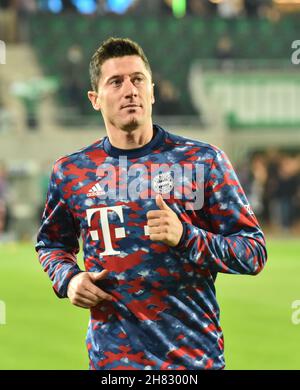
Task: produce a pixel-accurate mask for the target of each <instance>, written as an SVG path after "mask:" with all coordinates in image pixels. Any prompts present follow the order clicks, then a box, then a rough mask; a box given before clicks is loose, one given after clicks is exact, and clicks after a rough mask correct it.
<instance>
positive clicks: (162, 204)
mask: <svg viewBox="0 0 300 390" xmlns="http://www.w3.org/2000/svg"><path fill="white" fill-rule="evenodd" d="M155 200H156V206H157V207H158V208H159V209H160V210H170V207H169V206H168V205H167V203H166V202H165V201H164V200H163V198H162V196H161V195H160V194H157V195H156V198H155Z"/></svg>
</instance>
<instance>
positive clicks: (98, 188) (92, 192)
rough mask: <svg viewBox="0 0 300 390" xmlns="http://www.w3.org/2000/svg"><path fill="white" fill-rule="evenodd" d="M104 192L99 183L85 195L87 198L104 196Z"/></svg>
mask: <svg viewBox="0 0 300 390" xmlns="http://www.w3.org/2000/svg"><path fill="white" fill-rule="evenodd" d="M104 194H105V191H104V190H103V189H102V187H101V186H100V184H99V183H97V184H95V185H94V186H93V187H92V188H91V189H90V190H89V192H88V193H87V196H88V198H93V197H95V196H100V195H104Z"/></svg>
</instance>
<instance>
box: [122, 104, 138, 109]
mask: <svg viewBox="0 0 300 390" xmlns="http://www.w3.org/2000/svg"><path fill="white" fill-rule="evenodd" d="M140 107H141V106H140V105H139V104H134V103H130V104H126V105H125V106H122V109H123V108H140Z"/></svg>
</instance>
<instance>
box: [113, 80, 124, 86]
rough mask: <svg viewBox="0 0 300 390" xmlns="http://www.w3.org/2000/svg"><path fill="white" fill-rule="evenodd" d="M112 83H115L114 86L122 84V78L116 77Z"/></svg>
mask: <svg viewBox="0 0 300 390" xmlns="http://www.w3.org/2000/svg"><path fill="white" fill-rule="evenodd" d="M110 84H111V85H114V86H117V85H121V84H122V81H121V80H118V79H115V80H112V81H111V82H110Z"/></svg>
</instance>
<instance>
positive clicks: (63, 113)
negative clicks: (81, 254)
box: [0, 0, 300, 369]
mask: <svg viewBox="0 0 300 390" xmlns="http://www.w3.org/2000/svg"><path fill="white" fill-rule="evenodd" d="M299 20H300V0H290V1H288V0H210V1H209V0H186V1H185V0H173V1H172V0H165V1H164V0H123V1H121V0H115V1H113V0H98V1H97V0H81V1H80V0H68V1H66V0H11V1H9V0H1V1H0V40H1V41H0V351H1V353H0V369H86V368H87V353H86V350H85V345H84V338H85V332H86V328H87V322H88V311H85V310H80V309H78V308H75V307H72V306H71V305H70V304H69V302H68V301H67V300H58V299H57V298H56V297H55V295H54V294H53V292H52V289H51V287H50V283H49V281H48V279H47V276H46V275H45V274H44V273H43V272H42V269H41V267H40V266H39V264H38V261H37V257H36V254H35V252H34V248H33V245H34V237H35V234H36V231H37V229H38V225H39V220H40V216H41V211H42V208H43V205H44V201H45V195H46V191H47V184H48V177H49V173H50V169H51V165H52V163H53V162H54V161H55V160H56V159H57V158H58V157H60V156H62V155H64V154H67V153H69V152H72V151H74V150H76V149H79V148H81V147H83V146H85V145H88V144H89V143H92V142H93V141H94V140H96V139H98V138H100V137H102V136H103V135H104V134H105V130H104V127H103V122H102V119H101V118H100V117H99V115H97V114H95V113H94V111H93V110H92V108H91V107H90V104H89V102H88V99H87V96H86V92H87V90H88V89H89V77H88V63H89V60H90V57H91V55H92V53H93V52H94V50H95V49H96V48H97V47H98V46H99V44H100V43H101V42H102V41H103V40H104V39H105V38H107V37H109V36H126V37H129V38H132V39H134V40H136V41H137V42H138V43H140V44H141V45H142V47H143V48H144V50H145V52H146V55H147V56H148V58H149V61H150V64H151V66H152V68H153V72H154V82H155V84H156V87H155V88H156V90H155V92H156V103H155V106H154V121H155V122H156V123H159V124H161V125H163V126H165V127H166V129H168V130H170V131H173V132H175V133H178V134H180V135H183V136H187V137H191V138H194V139H200V140H203V141H206V142H210V143H213V144H215V145H217V146H219V147H220V148H222V149H224V150H225V151H226V152H227V154H228V155H229V157H230V159H231V160H232V162H233V164H234V166H235V168H236V170H237V172H238V174H239V177H240V180H241V182H242V184H243V186H244V188H245V190H246V192H247V195H248V197H249V200H250V203H251V204H252V206H253V208H254V210H255V212H256V214H257V216H258V218H259V220H260V222H261V224H262V226H263V227H264V230H265V232H266V237H267V241H268V248H269V262H268V265H267V267H266V269H265V270H264V271H263V273H262V274H261V275H259V276H257V277H255V278H251V277H241V276H229V275H220V276H219V278H218V281H217V293H218V299H219V302H220V306H221V313H222V315H221V322H222V325H223V329H224V333H225V348H226V350H225V351H226V358H227V368H228V369H300V352H299V343H300V315H298V316H297V315H295V314H297V313H295V307H296V306H297V302H296V301H299V306H300V289H299V286H300V283H299V275H300V240H299V233H300V177H299V176H300V110H299V101H300V72H299V70H300V51H299V50H298V48H300V24H299ZM297 50H298V51H299V53H298V51H297ZM79 261H80V262H81V264H82V260H81V259H79ZM293 302H294V309H292V304H293ZM295 302H296V303H295ZM295 305H296V306H295ZM293 310H294V312H293ZM293 314H294V315H293Z"/></svg>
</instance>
